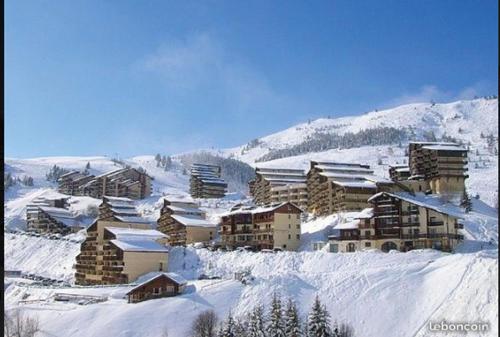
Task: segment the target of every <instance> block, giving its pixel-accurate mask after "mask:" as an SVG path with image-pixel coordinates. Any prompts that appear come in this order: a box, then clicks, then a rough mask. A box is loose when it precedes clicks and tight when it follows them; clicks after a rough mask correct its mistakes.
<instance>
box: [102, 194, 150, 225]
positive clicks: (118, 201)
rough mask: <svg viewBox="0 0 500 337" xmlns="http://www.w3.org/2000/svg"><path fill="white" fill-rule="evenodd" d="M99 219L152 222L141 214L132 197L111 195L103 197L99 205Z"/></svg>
mask: <svg viewBox="0 0 500 337" xmlns="http://www.w3.org/2000/svg"><path fill="white" fill-rule="evenodd" d="M99 220H108V221H121V222H127V223H148V224H149V223H150V222H149V221H148V220H146V219H144V218H142V217H141V216H140V215H139V213H138V212H137V210H136V208H135V203H134V201H133V200H132V199H129V198H120V197H110V196H104V197H103V198H102V203H101V204H100V205H99Z"/></svg>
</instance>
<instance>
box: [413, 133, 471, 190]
mask: <svg viewBox="0 0 500 337" xmlns="http://www.w3.org/2000/svg"><path fill="white" fill-rule="evenodd" d="M409 163H410V172H411V177H413V178H420V179H424V180H426V181H427V182H428V184H429V187H430V190H431V191H432V193H433V194H461V193H463V192H464V191H465V179H467V178H468V171H467V149H466V148H465V147H463V146H461V145H459V144H456V143H442V142H410V145H409Z"/></svg>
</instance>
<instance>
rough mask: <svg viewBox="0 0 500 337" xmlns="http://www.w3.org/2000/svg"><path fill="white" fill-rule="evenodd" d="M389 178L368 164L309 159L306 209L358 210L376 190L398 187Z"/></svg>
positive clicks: (324, 212)
mask: <svg viewBox="0 0 500 337" xmlns="http://www.w3.org/2000/svg"><path fill="white" fill-rule="evenodd" d="M400 188H401V187H398V186H396V185H395V184H394V182H392V181H391V180H389V179H385V178H382V177H378V176H375V175H374V174H373V170H371V169H370V166H369V165H361V164H353V163H337V162H330V161H322V162H320V161H311V167H310V170H309V172H308V173H307V191H308V196H309V198H308V210H309V212H310V213H313V214H315V215H328V214H332V213H334V212H341V211H358V210H362V209H363V208H366V207H368V199H369V198H370V197H371V196H372V195H374V194H375V193H377V192H379V191H391V190H394V189H400Z"/></svg>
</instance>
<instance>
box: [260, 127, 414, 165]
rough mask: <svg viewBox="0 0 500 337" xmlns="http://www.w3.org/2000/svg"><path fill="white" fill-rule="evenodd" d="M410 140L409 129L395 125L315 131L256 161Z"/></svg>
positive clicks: (271, 151) (273, 150)
mask: <svg viewBox="0 0 500 337" xmlns="http://www.w3.org/2000/svg"><path fill="white" fill-rule="evenodd" d="M406 140H408V131H407V130H405V129H396V128H393V127H377V128H372V129H367V130H361V131H359V132H356V133H352V132H346V133H345V134H343V135H338V134H335V133H324V132H315V133H314V134H312V135H310V136H308V137H307V138H306V140H304V141H303V142H302V143H300V144H297V145H294V146H292V147H290V148H286V149H272V150H270V151H269V152H268V153H267V154H265V155H263V156H262V157H260V158H258V159H257V160H256V162H263V161H268V160H273V159H279V158H285V157H291V156H296V155H299V154H303V153H308V152H320V151H326V150H330V149H336V148H344V149H350V148H354V147H360V146H368V145H386V144H398V143H400V142H403V141H406Z"/></svg>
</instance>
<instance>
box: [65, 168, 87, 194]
mask: <svg viewBox="0 0 500 337" xmlns="http://www.w3.org/2000/svg"><path fill="white" fill-rule="evenodd" d="M92 179H94V176H93V175H89V174H85V173H82V172H79V171H71V172H68V173H66V174H63V175H62V176H60V177H59V179H58V180H57V183H58V191H59V192H61V193H64V194H68V195H83V191H82V190H81V187H82V186H83V185H85V184H86V183H88V182H89V181H91V180H92Z"/></svg>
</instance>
